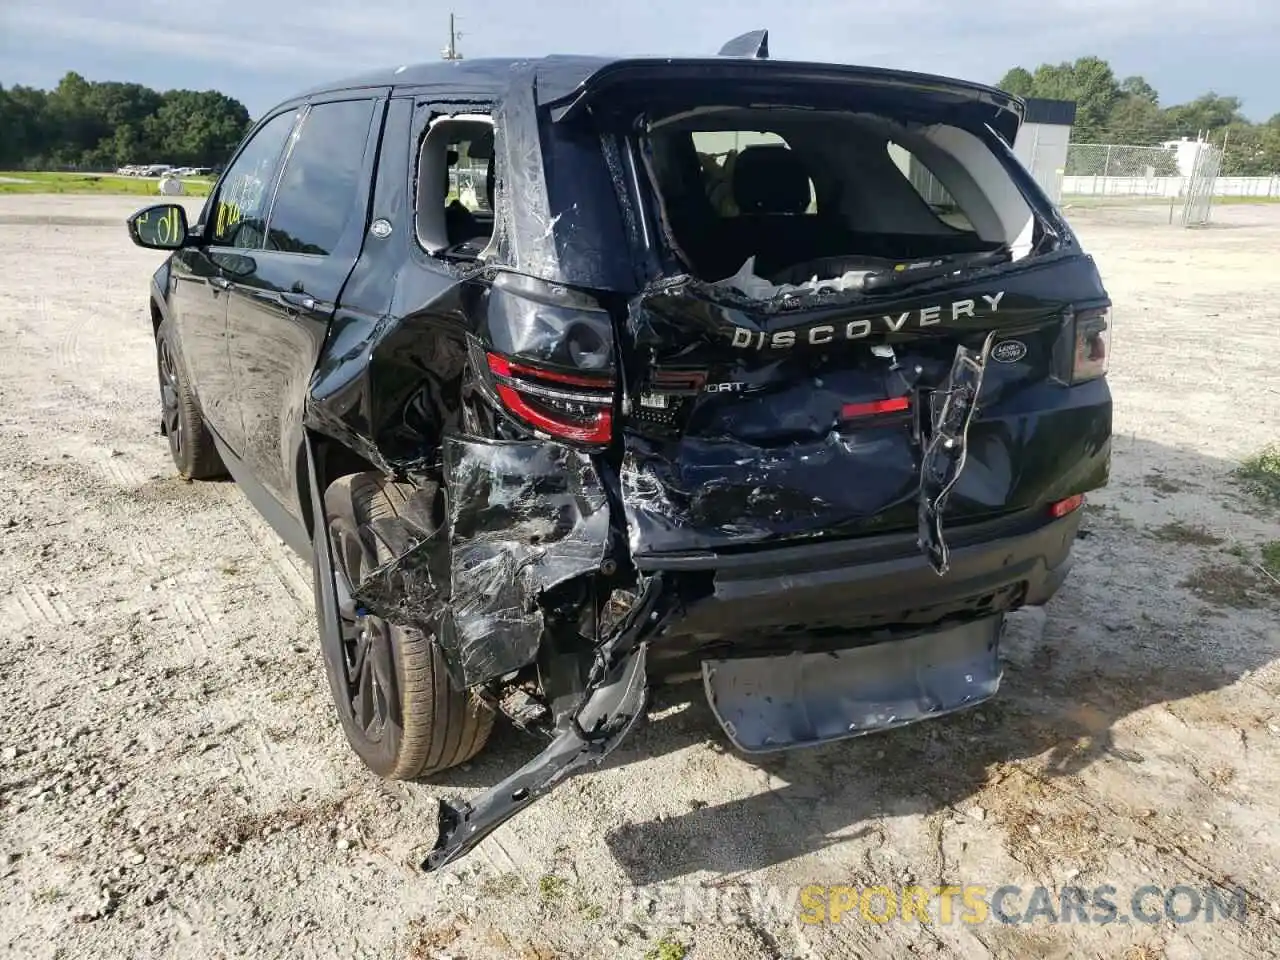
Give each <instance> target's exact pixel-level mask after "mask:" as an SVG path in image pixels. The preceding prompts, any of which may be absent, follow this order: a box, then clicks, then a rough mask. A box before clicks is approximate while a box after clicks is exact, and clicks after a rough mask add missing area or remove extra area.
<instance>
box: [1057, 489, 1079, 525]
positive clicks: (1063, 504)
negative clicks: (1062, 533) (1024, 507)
mask: <svg viewBox="0 0 1280 960" xmlns="http://www.w3.org/2000/svg"><path fill="white" fill-rule="evenodd" d="M1082 506H1084V494H1083V493H1077V494H1074V495H1073V496H1070V497H1067V498H1066V499H1065V500H1059V501H1058V502H1057V503H1051V504H1049V516H1051V517H1053V518H1054V519H1057V518H1059V517H1065V516H1066V515H1067V514H1068V513H1071V512H1072V511H1075V510H1079V509H1080V508H1081V507H1082Z"/></svg>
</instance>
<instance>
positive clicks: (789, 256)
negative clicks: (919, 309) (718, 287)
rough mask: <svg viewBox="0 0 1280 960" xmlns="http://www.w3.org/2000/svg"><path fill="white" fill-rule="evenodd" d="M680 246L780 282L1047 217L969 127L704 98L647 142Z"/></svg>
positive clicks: (721, 270)
mask: <svg viewBox="0 0 1280 960" xmlns="http://www.w3.org/2000/svg"><path fill="white" fill-rule="evenodd" d="M643 147H644V155H645V157H646V161H647V163H648V166H649V172H650V177H651V179H652V181H653V183H654V184H655V186H656V192H657V194H658V196H659V198H660V206H661V210H662V215H663V218H664V221H665V223H666V226H667V229H668V233H669V238H670V239H671V241H672V246H673V247H674V248H675V251H676V253H677V255H678V256H679V257H680V258H681V259H682V260H683V261H684V263H685V266H686V268H687V269H688V270H690V272H692V273H693V274H694V275H695V276H697V277H699V278H701V279H704V280H709V281H716V280H720V279H723V278H726V277H730V276H732V275H733V274H734V273H735V272H736V271H738V270H739V269H740V268H741V267H742V266H743V264H744V262H745V261H747V259H748V258H749V257H753V256H754V257H755V266H754V272H755V273H756V274H758V275H759V276H762V277H766V278H768V279H769V280H771V281H773V282H775V283H779V284H781V283H796V284H798V283H803V282H804V281H806V280H809V279H810V278H811V277H814V276H817V277H818V278H819V279H825V278H828V277H834V276H839V275H840V274H842V273H843V272H845V271H847V270H853V269H859V268H876V267H879V266H883V265H884V263H885V261H898V260H905V259H917V258H924V257H934V256H949V255H955V254H987V253H991V252H993V251H997V250H1001V249H1002V248H1010V250H1011V253H1012V255H1014V256H1017V255H1018V253H1019V251H1017V250H1015V249H1014V248H1017V247H1020V246H1024V247H1026V248H1028V249H1029V246H1030V239H1031V233H1032V228H1033V224H1034V217H1033V216H1032V212H1031V209H1030V207H1029V206H1028V204H1027V202H1026V200H1025V198H1024V197H1023V196H1022V194H1021V192H1020V191H1019V190H1018V188H1017V186H1016V184H1014V183H1013V181H1012V180H1011V179H1010V177H1009V175H1008V173H1007V172H1006V171H1005V169H1004V167H1003V166H1002V165H1001V163H1000V161H999V159H998V158H997V157H996V156H995V155H994V154H993V153H992V152H991V151H990V150H989V149H988V148H987V147H986V146H985V145H984V144H983V143H982V141H981V140H979V139H978V138H977V137H975V136H974V135H973V134H970V133H968V132H966V131H964V130H961V129H959V128H955V127H948V126H943V125H935V126H929V127H921V126H908V125H905V124H900V123H896V122H894V121H892V120H888V119H886V118H883V117H878V116H873V115H869V114H847V113H840V114H835V113H816V112H814V111H801V110H795V109H781V108H779V109H760V108H754V109H743V108H723V109H722V108H701V109H696V110H690V111H687V112H686V113H683V114H680V115H677V116H672V117H668V118H665V119H662V120H659V121H657V122H655V123H653V124H651V126H650V128H649V131H648V135H647V137H646V138H645V140H644V143H643Z"/></svg>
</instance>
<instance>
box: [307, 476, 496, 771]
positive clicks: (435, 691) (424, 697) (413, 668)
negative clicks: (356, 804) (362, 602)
mask: <svg viewBox="0 0 1280 960" xmlns="http://www.w3.org/2000/svg"><path fill="white" fill-rule="evenodd" d="M415 492H418V493H419V494H421V493H422V491H416V490H415V488H414V487H413V486H412V485H410V484H403V483H395V482H393V481H391V480H388V479H387V478H386V477H384V476H382V475H381V474H377V473H357V474H352V475H351V476H346V477H342V478H340V479H338V480H336V481H334V483H333V484H332V485H331V486H330V487H329V489H328V490H327V491H325V497H324V502H325V513H326V514H327V516H328V518H329V528H328V535H329V552H330V557H331V563H332V568H333V575H334V581H335V585H336V589H337V596H336V598H335V602H336V604H337V607H338V610H337V621H338V624H339V629H340V631H341V633H342V643H341V649H342V653H341V661H342V662H340V663H330V664H329V669H330V671H331V673H332V674H333V676H334V677H335V679H337V680H338V681H339V682H337V683H335V684H334V685H333V686H334V697H335V700H336V701H337V703H336V706H337V708H338V716H339V718H340V719H341V721H342V729H343V732H344V733H345V734H346V737H347V741H348V742H349V743H350V744H351V747H352V749H354V750H355V752H356V753H357V754H358V755H359V757H360V759H361V760H363V761H364V762H365V764H366V765H367V766H368V767H369V768H370V769H371V770H373V771H374V772H375V773H377V774H379V775H380V776H383V777H386V778H388V779H391V780H408V779H412V778H414V777H420V776H424V775H427V774H431V773H435V772H438V771H441V770H445V769H447V768H449V767H453V766H457V765H458V764H460V763H463V762H465V761H467V760H469V759H470V758H471V757H473V756H475V755H476V754H477V753H479V752H480V750H481V749H482V748H483V747H484V745H485V743H486V742H487V741H488V739H489V733H490V731H491V730H492V729H493V719H494V716H493V711H491V710H490V709H489V708H488V707H487V706H485V705H484V704H483V703H482V702H481V701H480V700H479V699H478V698H476V697H475V696H473V695H472V694H470V693H469V692H467V691H465V690H457V689H456V688H454V686H453V685H452V683H451V681H450V679H449V674H448V671H447V670H446V668H445V663H444V655H443V653H442V652H441V650H440V647H439V644H437V643H436V642H435V640H434V639H433V638H431V637H428V636H425V635H424V634H423V633H421V632H420V631H418V630H414V629H412V628H408V627H400V626H397V625H394V624H390V623H388V622H387V621H386V620H384V619H382V618H381V617H374V616H372V615H368V614H364V615H361V616H358V615H356V611H355V610H354V605H353V604H352V603H351V602H350V601H349V599H347V598H349V597H350V594H351V585H353V584H358V583H359V582H360V580H361V579H362V578H363V577H364V576H367V575H368V573H369V572H370V571H372V570H374V569H375V568H377V567H379V566H381V565H382V564H384V563H386V562H387V561H389V560H392V559H394V557H395V556H396V553H395V551H394V550H392V548H391V546H390V545H389V544H388V543H387V541H386V540H385V539H384V536H383V535H381V534H380V533H379V524H385V523H386V521H392V522H393V523H395V522H398V521H400V520H401V519H402V515H403V513H404V511H405V507H406V505H407V504H408V502H409V498H410V496H412V495H413V494H414V493H415ZM430 492H432V491H428V493H430Z"/></svg>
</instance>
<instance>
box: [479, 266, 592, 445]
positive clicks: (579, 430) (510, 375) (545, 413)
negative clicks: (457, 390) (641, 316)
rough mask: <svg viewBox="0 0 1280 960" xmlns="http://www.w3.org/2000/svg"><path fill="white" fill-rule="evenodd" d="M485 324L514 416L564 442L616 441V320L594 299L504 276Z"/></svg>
mask: <svg viewBox="0 0 1280 960" xmlns="http://www.w3.org/2000/svg"><path fill="white" fill-rule="evenodd" d="M486 322H487V330H486V334H487V336H486V337H485V339H486V340H487V341H488V349H487V350H486V351H485V354H484V361H485V365H486V367H487V372H488V374H489V377H490V380H491V385H492V387H493V391H494V394H496V396H497V399H498V401H499V403H500V404H501V405H502V407H503V408H504V409H505V410H506V412H507V413H509V414H510V415H511V416H513V417H514V418H515V419H516V420H517V421H520V422H522V423H523V424H525V425H526V426H528V427H530V428H532V429H534V430H536V431H538V432H540V433H543V434H545V435H547V436H549V437H552V438H555V439H558V440H569V441H575V442H578V443H588V444H605V443H608V442H609V441H610V440H611V439H612V437H613V402H614V393H615V389H614V386H615V360H614V343H613V323H612V320H611V319H610V317H609V314H608V311H606V310H605V309H603V308H602V307H601V305H600V303H599V302H598V301H597V300H596V299H595V298H593V297H591V296H590V295H589V294H584V293H582V292H580V291H575V290H572V289H570V288H568V287H564V286H560V285H557V284H551V283H547V282H546V281H543V280H536V279H533V278H531V277H525V276H519V275H516V274H504V275H502V276H499V277H498V278H497V279H495V281H494V283H493V285H492V287H491V288H490V290H489V302H488V312H487V316H486ZM477 359H478V358H477Z"/></svg>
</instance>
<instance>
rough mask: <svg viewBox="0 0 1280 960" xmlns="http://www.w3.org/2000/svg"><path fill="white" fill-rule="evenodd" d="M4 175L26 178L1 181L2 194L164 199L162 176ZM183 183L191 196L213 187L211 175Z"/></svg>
mask: <svg viewBox="0 0 1280 960" xmlns="http://www.w3.org/2000/svg"><path fill="white" fill-rule="evenodd" d="M0 177H10V178H12V179H14V180H22V181H24V182H23V183H7V182H5V181H4V180H0V194H6V193H98V194H104V195H106V194H121V195H125V196H147V197H156V198H157V199H164V198H161V195H160V187H159V183H160V181H159V179H158V178H155V177H118V176H116V175H115V174H111V173H31V172H28V171H26V170H0ZM182 186H183V189H184V190H185V195H186V196H189V197H207V196H208V195H209V190H210V189H211V188H212V187H213V180H212V179H211V178H209V177H183V178H182Z"/></svg>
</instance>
